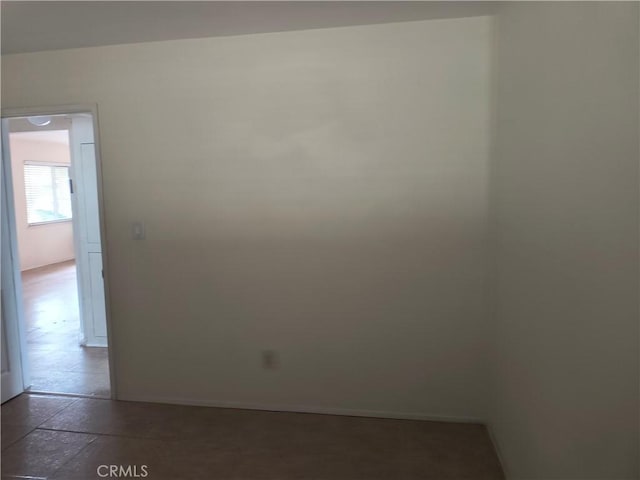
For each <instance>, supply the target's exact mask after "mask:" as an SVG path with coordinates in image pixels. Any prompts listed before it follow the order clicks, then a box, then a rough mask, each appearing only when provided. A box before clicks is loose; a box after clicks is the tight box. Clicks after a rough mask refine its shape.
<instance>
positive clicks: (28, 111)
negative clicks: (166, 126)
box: [1, 104, 117, 400]
mask: <svg viewBox="0 0 640 480" xmlns="http://www.w3.org/2000/svg"><path fill="white" fill-rule="evenodd" d="M77 113H85V114H86V113H88V114H91V118H92V122H93V136H94V143H95V153H96V174H97V183H98V185H97V189H98V215H99V217H100V218H99V221H100V222H99V223H100V242H101V244H102V268H103V272H104V282H103V283H104V298H105V314H106V323H107V353H108V360H109V384H110V388H111V398H112V399H114V400H115V399H116V398H117V392H116V368H115V366H116V362H115V348H114V346H115V342H114V339H113V337H114V334H113V323H112V321H111V302H110V295H109V291H110V288H109V278H110V276H109V262H108V261H107V251H108V250H109V249H108V247H107V235H106V222H105V214H104V197H103V176H102V155H101V153H100V150H101V147H100V130H99V123H98V105H97V104H73V105H55V106H44V107H9V108H4V107H3V108H2V110H1V117H2V120H5V119H9V118H15V117H31V116H39V115H72V114H77ZM7 136H8V132H7ZM3 143H4V142H3ZM3 148H6V149H7V153H9V146H8V145H6V147H3ZM3 154H4V152H3ZM3 156H4V155H3ZM7 158H9V159H10V157H7ZM7 181H8V182H10V183H11V187H10V188H11V193H13V183H12V179H11V178H7ZM7 193H9V192H7ZM9 201H10V202H11V203H10V204H8V205H7V207H10V208H9V209H8V211H9V229H10V230H11V232H10V234H11V235H12V237H10V238H11V239H12V243H14V244H13V245H12V249H13V250H12V251H14V254H16V253H17V244H16V243H15V241H16V240H15V234H16V221H15V206H14V204H13V198H10V199H9ZM13 267H14V274H16V272H15V270H19V268H18V266H17V265H16V264H15V263H14V265H13ZM19 273H20V272H17V274H19ZM20 281H21V280H20ZM20 285H21V283H20ZM16 293H17V292H16ZM19 314H20V316H21V318H19V319H18V325H19V326H20V328H21V330H24V316H23V315H22V312H19ZM20 350H21V357H22V358H23V359H25V358H26V341H25V342H24V343H23V342H22V339H21V345H20ZM23 364H24V362H23ZM27 370H28V368H27ZM24 372H25V369H24V365H23V378H24V376H25V375H24ZM27 373H28V372H27ZM25 385H26V382H25Z"/></svg>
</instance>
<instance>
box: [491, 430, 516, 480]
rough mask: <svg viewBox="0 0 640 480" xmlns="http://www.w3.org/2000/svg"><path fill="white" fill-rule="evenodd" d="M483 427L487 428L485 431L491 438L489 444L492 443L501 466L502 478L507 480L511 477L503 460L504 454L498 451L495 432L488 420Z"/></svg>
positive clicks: (498, 445)
mask: <svg viewBox="0 0 640 480" xmlns="http://www.w3.org/2000/svg"><path fill="white" fill-rule="evenodd" d="M485 427H486V428H487V433H489V439H490V440H491V444H492V445H493V450H494V451H495V452H496V455H497V456H498V461H499V462H500V466H501V467H502V471H503V472H504V478H506V479H507V480H508V479H509V478H511V477H510V475H509V473H508V472H507V464H506V463H505V462H504V456H503V455H502V452H501V451H500V444H499V443H498V439H497V438H496V435H495V432H494V431H493V427H492V426H491V424H490V423H489V422H486V423H485Z"/></svg>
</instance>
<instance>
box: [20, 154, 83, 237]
mask: <svg viewBox="0 0 640 480" xmlns="http://www.w3.org/2000/svg"><path fill="white" fill-rule="evenodd" d="M24 186H25V192H26V196H27V223H28V224H29V225H34V224H39V223H47V222H59V221H61V220H68V219H70V218H71V192H70V191H69V167H67V166H64V165H50V164H46V163H35V162H34V163H25V165H24Z"/></svg>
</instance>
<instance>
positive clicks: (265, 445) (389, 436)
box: [0, 394, 504, 480]
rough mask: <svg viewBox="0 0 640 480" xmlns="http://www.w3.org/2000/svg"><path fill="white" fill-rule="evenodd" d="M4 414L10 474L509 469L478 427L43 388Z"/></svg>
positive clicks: (326, 474) (477, 472) (176, 477)
mask: <svg viewBox="0 0 640 480" xmlns="http://www.w3.org/2000/svg"><path fill="white" fill-rule="evenodd" d="M0 412H1V419H2V467H1V468H2V479H3V480H8V479H16V478H30V479H33V478H38V479H48V480H92V479H100V478H102V477H101V476H100V475H99V473H102V474H104V473H105V472H106V471H107V470H105V468H106V467H100V465H107V466H108V465H116V466H123V467H124V468H127V467H130V468H131V470H130V471H129V474H130V475H129V476H121V477H119V478H141V477H140V475H141V474H142V473H143V472H144V473H146V474H147V475H146V477H144V478H147V479H149V480H183V479H184V480H199V479H201V480H211V479H238V480H239V479H244V480H249V479H279V480H287V479H318V480H319V479H327V480H329V479H332V480H333V479H338V480H339V479H342V480H356V479H358V480H359V479H362V480H369V479H371V480H375V479H407V480H409V479H469V480H471V479H477V480H480V479H483V480H493V479H496V480H497V479H503V478H504V476H503V473H502V470H501V467H500V464H499V462H498V459H497V457H496V454H495V451H494V449H493V447H492V445H491V442H490V440H489V437H488V435H487V431H486V429H485V428H484V426H482V425H477V424H464V423H446V422H427V421H414V420H391V419H377V418H363V417H346V416H335V415H316V414H305V413H286V412H267V411H256V410H238V409H224V408H208V407H188V406H177V405H162V404H149V403H136V402H120V401H114V400H103V399H93V398H74V397H61V396H54V395H46V396H44V395H35V394H23V395H20V396H19V397H16V398H15V399H13V400H11V401H9V402H7V403H5V404H4V405H3V406H2V408H1V410H0ZM143 466H144V467H145V468H144V469H143V468H142V467H143ZM134 467H135V470H134V469H133V468H134ZM98 468H102V470H100V472H98ZM135 474H137V475H138V477H135Z"/></svg>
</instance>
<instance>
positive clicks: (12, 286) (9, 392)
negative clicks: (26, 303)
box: [0, 121, 25, 403]
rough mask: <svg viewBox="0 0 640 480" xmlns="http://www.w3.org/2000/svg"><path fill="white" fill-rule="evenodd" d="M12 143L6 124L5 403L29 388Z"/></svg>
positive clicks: (1, 226)
mask: <svg viewBox="0 0 640 480" xmlns="http://www.w3.org/2000/svg"><path fill="white" fill-rule="evenodd" d="M7 145H8V136H7V128H6V124H5V122H4V121H3V123H2V166H1V168H0V230H1V235H0V250H1V257H0V267H1V268H0V270H2V274H1V275H0V290H1V295H0V300H1V301H0V314H1V315H0V316H1V317H2V318H1V325H0V336H1V342H2V343H1V345H0V348H1V356H2V369H1V370H2V373H1V377H2V399H1V400H2V402H3V403H4V402H6V401H7V400H9V399H11V398H13V397H15V396H17V395H20V394H21V393H22V392H23V391H24V389H25V378H24V374H25V370H24V369H23V362H22V351H23V348H22V346H24V342H23V341H22V337H21V332H20V322H21V319H22V317H21V315H22V305H21V302H20V301H18V299H19V298H22V293H21V283H20V282H19V281H16V278H15V275H16V271H17V272H19V271H20V269H19V268H17V265H16V262H18V261H19V260H18V258H17V255H16V253H17V250H16V248H15V246H16V244H15V241H16V239H15V238H12V237H13V236H14V234H15V229H14V228H9V225H10V223H9V222H12V221H13V217H12V216H10V214H9V213H10V212H11V211H12V210H11V208H10V206H12V205H13V191H12V189H11V188H10V187H11V182H8V181H7V179H8V178H11V177H10V175H11V169H10V166H9V162H8V161H7V159H8V158H9V157H8V155H6V154H5V152H6V150H5V149H6V148H7Z"/></svg>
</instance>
